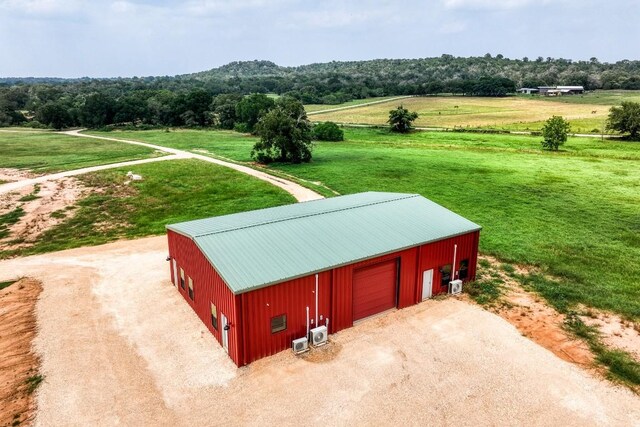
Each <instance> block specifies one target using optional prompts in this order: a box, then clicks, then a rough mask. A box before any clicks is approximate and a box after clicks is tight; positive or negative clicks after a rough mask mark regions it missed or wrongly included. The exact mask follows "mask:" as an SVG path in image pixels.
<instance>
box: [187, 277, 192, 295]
mask: <svg viewBox="0 0 640 427" xmlns="http://www.w3.org/2000/svg"><path fill="white" fill-rule="evenodd" d="M188 279H189V298H191V300H192V301H193V279H191V277H189V278H188Z"/></svg>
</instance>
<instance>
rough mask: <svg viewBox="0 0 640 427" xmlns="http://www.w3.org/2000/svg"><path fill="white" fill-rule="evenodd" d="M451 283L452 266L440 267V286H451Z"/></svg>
mask: <svg viewBox="0 0 640 427" xmlns="http://www.w3.org/2000/svg"><path fill="white" fill-rule="evenodd" d="M450 281H451V264H446V265H443V266H442V267H440V286H449V282H450Z"/></svg>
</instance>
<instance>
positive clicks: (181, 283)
mask: <svg viewBox="0 0 640 427" xmlns="http://www.w3.org/2000/svg"><path fill="white" fill-rule="evenodd" d="M180 287H181V288H182V289H184V270H183V269H182V267H180Z"/></svg>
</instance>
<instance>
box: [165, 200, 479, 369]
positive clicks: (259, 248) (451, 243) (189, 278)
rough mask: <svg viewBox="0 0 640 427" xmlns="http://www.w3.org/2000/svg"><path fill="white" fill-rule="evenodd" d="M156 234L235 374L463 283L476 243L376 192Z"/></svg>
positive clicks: (441, 218)
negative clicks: (164, 240)
mask: <svg viewBox="0 0 640 427" xmlns="http://www.w3.org/2000/svg"><path fill="white" fill-rule="evenodd" d="M167 229H168V231H167V233H168V240H169V254H170V261H171V281H172V282H173V283H174V285H175V286H176V287H177V289H178V290H179V291H180V293H181V294H182V295H183V297H184V299H185V300H186V301H187V302H188V303H189V305H191V307H192V308H193V309H194V310H195V312H196V313H197V315H198V316H199V317H200V319H201V320H202V321H203V322H204V324H205V325H206V326H207V327H208V328H209V330H210V331H211V332H212V333H213V335H214V336H215V337H216V339H217V340H218V341H219V342H220V344H221V345H222V347H223V348H224V349H225V350H226V351H227V352H228V354H229V356H230V357H231V359H232V360H233V361H234V362H235V363H236V364H237V365H238V366H243V365H246V364H249V363H251V362H253V361H255V360H257V359H260V358H262V357H265V356H269V355H272V354H275V353H277V352H279V351H282V350H284V349H287V348H291V345H292V343H293V342H294V340H296V341H297V342H296V344H298V343H300V344H303V345H306V341H307V339H308V337H309V332H310V331H312V335H313V333H314V332H313V331H315V330H324V327H327V328H328V332H329V333H335V332H338V331H340V330H342V329H345V328H348V327H351V326H353V324H354V322H357V321H359V320H362V319H365V318H367V317H369V316H373V315H376V314H379V313H382V312H385V311H387V310H392V309H396V308H403V307H407V306H410V305H413V304H417V303H419V302H420V301H422V300H424V299H427V298H430V297H431V296H433V295H436V294H440V293H443V292H447V291H448V290H449V289H450V287H451V286H454V287H459V286H460V283H461V281H467V280H473V279H474V278H475V274H476V261H477V255H478V239H479V233H480V226H478V225H477V224H474V223H473V222H471V221H469V220H467V219H465V218H463V217H461V216H459V215H457V214H455V213H453V212H451V211H449V210H447V209H445V208H444V207H442V206H440V205H438V204H436V203H434V202H432V201H430V200H427V199H425V198H424V197H422V196H420V195H412V194H399V193H377V192H368V193H360V194H354V195H349V196H341V197H334V198H330V199H324V200H317V201H311V202H305V203H298V204H294V205H288V206H281V207H275V208H269V209H262V210H257V211H250V212H243V213H239V214H234V215H226V216H220V217H214V218H208V219H202V220H196V221H189V222H184V223H180V224H173V225H169V226H167Z"/></svg>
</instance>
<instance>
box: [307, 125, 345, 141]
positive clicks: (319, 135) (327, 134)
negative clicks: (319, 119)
mask: <svg viewBox="0 0 640 427" xmlns="http://www.w3.org/2000/svg"><path fill="white" fill-rule="evenodd" d="M313 139H317V140H318V141H344V131H343V130H342V129H340V128H339V127H338V125H337V124H335V123H334V122H323V123H318V124H317V125H315V126H313Z"/></svg>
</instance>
